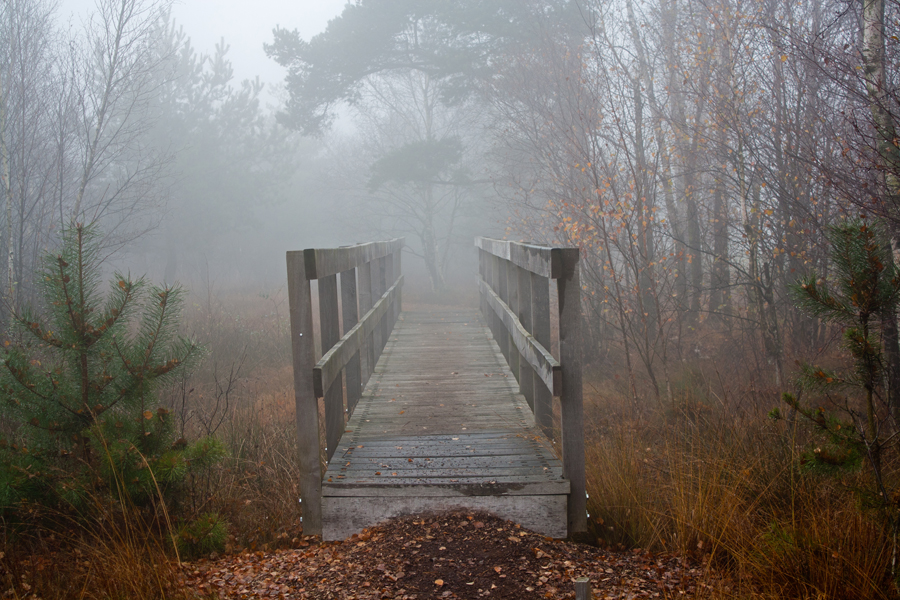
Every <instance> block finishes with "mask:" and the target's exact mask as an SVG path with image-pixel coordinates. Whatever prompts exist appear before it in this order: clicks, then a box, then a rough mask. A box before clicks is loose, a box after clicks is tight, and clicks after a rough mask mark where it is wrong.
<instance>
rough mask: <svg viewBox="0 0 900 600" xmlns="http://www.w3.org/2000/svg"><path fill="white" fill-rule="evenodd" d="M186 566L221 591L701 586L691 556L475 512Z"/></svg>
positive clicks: (612, 592)
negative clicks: (622, 547) (556, 533)
mask: <svg viewBox="0 0 900 600" xmlns="http://www.w3.org/2000/svg"><path fill="white" fill-rule="evenodd" d="M299 543H300V544H301V545H302V546H303V547H300V548H297V549H293V550H285V551H279V552H276V553H271V554H265V553H262V552H256V553H245V554H240V555H236V556H229V557H224V558H219V559H217V560H212V561H210V560H201V561H198V562H195V563H190V564H186V565H185V566H184V569H185V577H186V581H185V583H186V585H188V586H189V587H191V588H193V589H195V590H197V591H199V592H201V593H202V594H205V595H209V596H211V597H217V598H222V599H225V598H311V599H320V598H321V599H328V598H340V599H344V598H347V599H349V598H360V599H362V598H365V599H370V598H372V599H374V598H377V599H381V598H395V599H404V598H405V599H413V598H418V599H424V598H509V599H513V598H514V599H527V598H574V596H575V592H574V589H575V588H574V583H573V582H574V580H575V578H577V577H589V578H590V580H591V588H592V589H593V592H594V595H595V597H596V598H685V597H689V596H693V595H695V593H696V592H698V591H700V590H701V589H702V588H705V587H707V582H706V581H707V580H706V578H705V576H704V569H703V568H702V567H701V566H700V565H698V564H693V563H691V562H690V561H687V560H685V559H681V558H678V557H672V556H666V555H652V554H650V553H646V552H642V551H630V552H610V551H606V550H601V549H598V548H594V547H591V546H585V545H581V544H573V543H567V542H561V541H556V540H552V539H549V538H545V537H544V536H541V535H539V534H536V533H534V532H531V531H528V530H526V529H523V528H521V527H520V526H519V525H516V524H514V523H511V522H509V521H503V520H501V519H498V518H496V517H493V516H489V515H486V514H479V513H451V514H446V515H436V516H424V517H422V516H416V517H405V518H401V519H397V520H394V521H391V522H388V523H386V524H383V525H380V526H378V527H374V528H372V529H368V530H365V531H363V533H362V534H360V535H357V536H354V537H352V538H351V539H348V540H345V541H343V542H336V543H319V542H317V541H316V539H314V538H305V539H303V540H301V541H300V542H299Z"/></svg>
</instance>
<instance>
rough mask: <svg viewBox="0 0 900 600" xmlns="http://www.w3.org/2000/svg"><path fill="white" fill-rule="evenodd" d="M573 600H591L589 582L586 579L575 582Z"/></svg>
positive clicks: (582, 578)
mask: <svg viewBox="0 0 900 600" xmlns="http://www.w3.org/2000/svg"><path fill="white" fill-rule="evenodd" d="M575 600H591V580H590V579H588V578H587V577H579V578H578V579H576V580H575Z"/></svg>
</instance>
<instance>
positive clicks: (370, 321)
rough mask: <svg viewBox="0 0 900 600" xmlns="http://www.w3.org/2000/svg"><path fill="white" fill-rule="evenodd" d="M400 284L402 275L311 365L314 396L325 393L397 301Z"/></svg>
mask: <svg viewBox="0 0 900 600" xmlns="http://www.w3.org/2000/svg"><path fill="white" fill-rule="evenodd" d="M402 284H403V276H402V275H401V276H400V277H399V278H398V279H397V283H395V284H394V285H393V286H391V289H389V290H388V291H386V292H385V293H384V296H382V297H381V298H380V299H379V300H378V302H376V303H375V306H374V307H372V309H371V310H370V311H369V312H367V313H366V314H365V316H364V317H363V318H362V319H360V321H359V323H357V324H356V325H354V326H353V329H351V330H350V331H348V332H347V333H345V334H344V337H342V338H341V339H340V341H339V342H338V343H337V344H335V345H334V346H332V347H331V350H329V351H328V352H327V353H325V354H324V355H323V356H322V358H321V359H320V360H319V362H317V363H316V366H315V367H313V382H314V385H315V391H316V396H318V397H319V398H322V397H323V396H324V395H325V390H327V389H328V388H329V387H331V384H332V382H334V380H335V379H336V378H337V377H338V376H339V375H340V374H341V370H342V369H343V368H344V367H346V366H347V364H348V363H349V362H350V360H351V359H352V358H353V356H354V354H355V353H356V352H357V351H359V349H360V348H361V347H362V345H363V344H364V343H365V340H366V339H368V337H369V335H371V334H372V332H373V331H375V328H376V327H378V323H379V322H380V321H381V318H382V317H383V316H384V314H385V313H386V312H387V311H388V310H389V309H390V308H391V306H392V305H393V303H394V302H396V301H397V297H398V296H399V295H400V287H401V286H402Z"/></svg>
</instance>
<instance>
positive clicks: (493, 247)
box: [475, 236, 510, 260]
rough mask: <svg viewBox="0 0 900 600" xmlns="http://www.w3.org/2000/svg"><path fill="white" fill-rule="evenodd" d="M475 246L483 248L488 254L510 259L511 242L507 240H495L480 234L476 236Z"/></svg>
mask: <svg viewBox="0 0 900 600" xmlns="http://www.w3.org/2000/svg"><path fill="white" fill-rule="evenodd" d="M475 246H476V247H477V248H481V249H482V250H484V251H485V252H487V253H488V254H491V255H493V256H497V257H499V258H503V259H506V260H509V257H510V248H509V247H510V242H508V241H506V240H495V239H492V238H486V237H480V236H479V237H476V238H475Z"/></svg>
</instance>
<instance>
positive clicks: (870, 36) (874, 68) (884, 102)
mask: <svg viewBox="0 0 900 600" xmlns="http://www.w3.org/2000/svg"><path fill="white" fill-rule="evenodd" d="M862 4H863V23H862V27H863V52H862V54H863V61H864V68H863V73H864V77H865V80H866V92H867V93H868V97H869V109H870V111H871V112H872V122H873V124H874V126H875V131H876V132H877V136H878V138H877V140H876V146H877V148H878V155H879V157H880V159H881V161H882V165H881V166H882V167H883V169H882V172H883V173H884V182H885V186H886V188H887V193H888V207H887V209H888V213H889V214H890V215H891V217H893V219H892V220H894V221H896V219H897V217H898V214H900V148H898V146H897V129H896V124H895V123H894V118H893V116H892V115H891V112H890V110H889V109H888V102H889V100H890V98H889V96H888V91H887V86H886V77H885V64H884V0H862ZM892 242H893V246H894V247H895V248H896V247H897V246H900V232H896V231H895V232H894V235H893V240H892ZM892 312H894V315H893V316H892V317H891V318H890V319H889V320H890V321H891V322H890V323H887V320H888V319H887V318H886V319H885V329H884V335H885V340H884V341H885V359H886V360H887V361H888V368H887V372H888V377H889V381H888V405H889V407H890V411H891V415H892V417H893V419H894V427H895V428H900V385H898V383H900V348H898V336H897V319H896V311H892ZM886 317H887V315H886Z"/></svg>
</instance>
